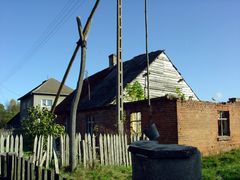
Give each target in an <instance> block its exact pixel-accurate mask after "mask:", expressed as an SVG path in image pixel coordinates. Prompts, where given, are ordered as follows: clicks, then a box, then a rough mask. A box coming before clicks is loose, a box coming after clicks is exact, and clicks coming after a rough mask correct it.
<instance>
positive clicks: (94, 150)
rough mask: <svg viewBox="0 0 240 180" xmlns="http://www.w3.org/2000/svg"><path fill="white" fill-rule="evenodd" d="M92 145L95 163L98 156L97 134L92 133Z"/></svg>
mask: <svg viewBox="0 0 240 180" xmlns="http://www.w3.org/2000/svg"><path fill="white" fill-rule="evenodd" d="M92 145H93V149H92V150H93V163H96V161H97V157H96V136H95V135H94V134H93V135H92Z"/></svg>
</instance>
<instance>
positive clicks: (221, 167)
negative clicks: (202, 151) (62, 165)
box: [62, 150, 240, 180]
mask: <svg viewBox="0 0 240 180" xmlns="http://www.w3.org/2000/svg"><path fill="white" fill-rule="evenodd" d="M62 175H63V176H65V177H72V178H76V179H79V180H81V179H84V180H85V179H101V180H108V179H110V180H111V179H120V180H121V179H122V180H125V179H131V178H132V169H131V167H125V166H101V165H95V167H93V168H83V167H82V166H79V167H78V168H77V170H76V172H74V173H63V174H62ZM202 176H203V179H204V180H205V179H207V180H208V179H209V180H240V150H233V151H230V152H226V153H222V154H219V155H215V156H209V157H203V158H202Z"/></svg>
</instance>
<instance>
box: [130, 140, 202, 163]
mask: <svg viewBox="0 0 240 180" xmlns="http://www.w3.org/2000/svg"><path fill="white" fill-rule="evenodd" d="M128 150H129V151H130V152H131V153H133V154H140V155H144V156H147V157H149V158H151V159H165V158H176V159H181V158H190V157H191V156H192V155H194V154H196V153H197V152H199V151H198V149H197V148H196V147H192V146H183V145H177V144H159V143H158V142H157V141H136V142H134V143H132V144H130V145H129V148H128Z"/></svg>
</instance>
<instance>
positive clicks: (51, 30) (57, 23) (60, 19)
mask: <svg viewBox="0 0 240 180" xmlns="http://www.w3.org/2000/svg"><path fill="white" fill-rule="evenodd" d="M84 2H85V1H80V0H76V1H74V0H69V1H68V2H67V3H66V4H65V5H64V7H63V8H62V9H61V10H60V12H59V13H58V14H57V16H56V17H55V18H54V19H53V20H52V21H51V22H50V24H49V25H48V26H47V27H46V28H45V30H44V31H43V33H42V34H41V35H40V36H39V38H38V39H37V40H36V41H35V42H34V43H33V45H32V47H31V48H30V49H29V50H28V51H27V52H26V53H25V55H24V56H23V57H22V58H21V60H20V61H19V62H18V63H17V64H16V65H15V66H14V67H13V68H12V69H11V70H10V71H9V73H7V74H6V76H4V78H3V80H2V81H1V82H0V85H1V84H2V83H3V82H5V81H6V80H8V79H9V78H10V77H12V76H13V75H14V74H16V73H17V72H18V71H19V70H20V69H21V68H22V67H23V66H24V65H25V64H27V62H28V61H30V60H31V58H32V57H33V55H34V54H35V53H36V52H37V51H38V50H39V49H40V48H42V47H43V46H44V45H45V44H46V43H47V42H48V41H49V40H50V39H51V38H52V37H53V36H54V35H55V34H56V33H57V32H58V31H59V29H60V28H61V27H62V26H63V25H64V24H65V23H66V22H67V20H68V19H69V18H70V17H71V16H72V14H73V13H74V12H75V11H76V10H77V9H78V8H79V7H80V6H81V5H83V3H84Z"/></svg>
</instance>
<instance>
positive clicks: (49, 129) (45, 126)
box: [22, 106, 64, 140]
mask: <svg viewBox="0 0 240 180" xmlns="http://www.w3.org/2000/svg"><path fill="white" fill-rule="evenodd" d="M55 118H56V116H55V115H54V114H53V113H51V112H50V111H49V110H48V109H47V108H42V109H41V108H40V107H39V106H37V107H30V108H29V109H28V116H27V118H25V119H24V120H23V121H22V127H23V134H24V135H25V136H26V137H28V138H30V139H31V140H33V139H34V137H35V136H36V135H37V136H40V135H42V136H45V137H47V136H48V135H53V136H55V137H57V136H59V135H60V134H63V133H64V127H63V126H61V125H59V124H56V123H55V122H54V120H55Z"/></svg>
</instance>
